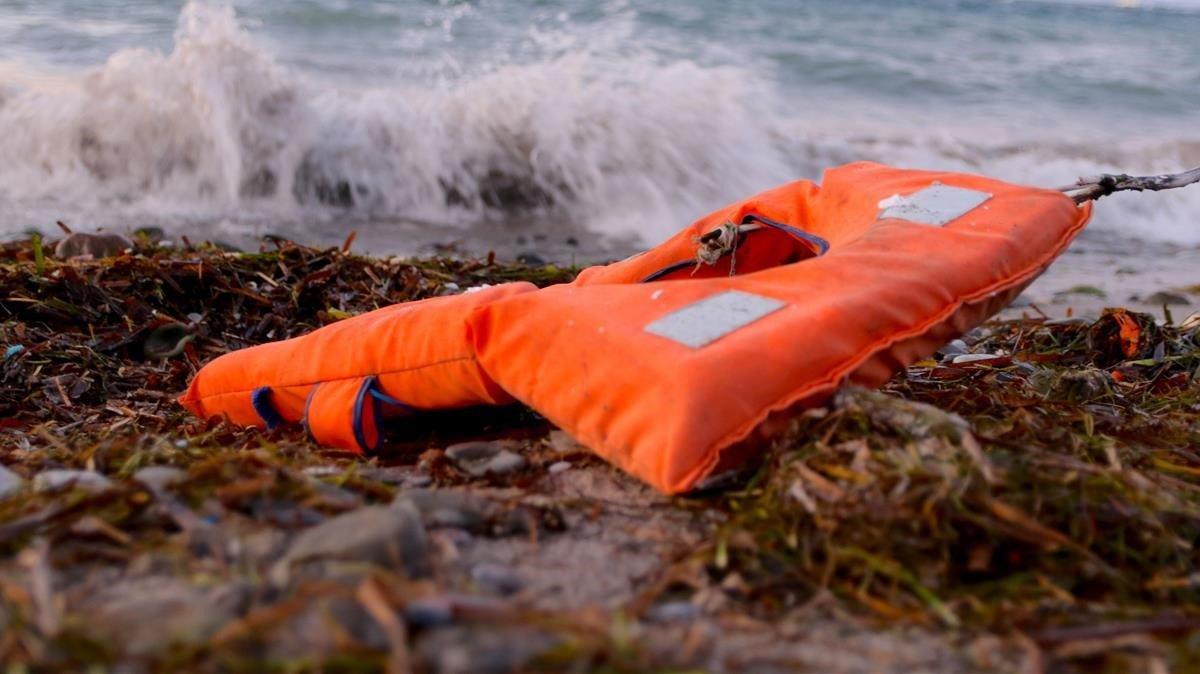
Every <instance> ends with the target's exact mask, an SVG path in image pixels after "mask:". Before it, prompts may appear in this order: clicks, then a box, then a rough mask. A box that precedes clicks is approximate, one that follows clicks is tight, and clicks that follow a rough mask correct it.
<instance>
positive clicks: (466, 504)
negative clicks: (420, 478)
mask: <svg viewBox="0 0 1200 674" xmlns="http://www.w3.org/2000/svg"><path fill="white" fill-rule="evenodd" d="M404 497H405V498H407V499H408V500H410V501H411V502H412V503H413V505H415V506H416V508H417V511H418V512H420V513H421V519H422V520H424V522H425V526H426V527H429V528H431V529H432V528H442V527H444V528H452V529H463V530H466V531H470V532H472V533H483V532H485V531H486V530H487V524H488V520H489V516H488V512H487V511H488V502H487V501H485V500H483V499H481V498H479V497H476V496H473V495H471V494H468V493H466V492H462V491H456V490H449V489H413V490H410V491H408V492H405V494H404Z"/></svg>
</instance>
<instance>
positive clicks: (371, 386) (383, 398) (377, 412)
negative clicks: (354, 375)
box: [353, 375, 416, 452]
mask: <svg viewBox="0 0 1200 674" xmlns="http://www.w3.org/2000/svg"><path fill="white" fill-rule="evenodd" d="M368 395H370V396H371V411H372V412H373V413H374V414H373V415H372V417H373V418H374V419H375V426H376V433H375V445H374V446H371V445H368V444H367V435H366V432H365V429H364V428H363V405H365V404H367V396H368ZM383 405H391V406H393V407H399V408H401V409H403V410H405V411H407V412H416V410H415V409H413V408H412V407H411V406H410V405H406V404H405V403H402V402H400V401H399V400H396V399H395V398H393V397H391V396H389V395H388V394H386V393H384V392H383V391H380V390H379V377H376V376H374V375H371V376H370V377H367V378H366V379H364V380H363V383H362V386H360V387H359V388H358V395H356V396H355V397H354V421H353V424H354V440H355V442H357V443H358V446H359V447H360V448H362V450H363V451H364V452H373V451H375V450H376V449H379V445H380V444H382V443H383V431H382V430H381V429H379V426H381V425H382V424H380V419H381V418H382V416H383V410H382V406H383Z"/></svg>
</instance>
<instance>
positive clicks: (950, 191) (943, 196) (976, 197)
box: [879, 184, 992, 226]
mask: <svg viewBox="0 0 1200 674" xmlns="http://www.w3.org/2000/svg"><path fill="white" fill-rule="evenodd" d="M991 198H992V195H990V194H988V193H987V192H977V191H975V190H968V189H964V188H962V187H951V186H950V185H938V184H934V185H930V186H929V187H926V188H925V189H923V190H919V191H917V192H913V193H912V194H910V195H908V196H906V197H902V196H900V195H895V196H892V197H888V198H887V199H884V200H883V201H881V202H879V208H881V209H883V210H881V211H880V212H879V219H880V220H883V219H885V218H896V219H898V220H908V221H909V222H919V223H922V224H926V225H939V226H940V225H944V224H946V223H947V222H950V221H952V220H957V219H958V218H961V217H962V216H964V215H966V214H967V213H968V212H969V211H971V210H972V209H974V208H975V207H977V206H979V205H980V204H982V203H983V202H985V201H987V200H988V199H991Z"/></svg>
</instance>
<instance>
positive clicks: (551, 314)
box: [471, 163, 1091, 493]
mask: <svg viewBox="0 0 1200 674" xmlns="http://www.w3.org/2000/svg"><path fill="white" fill-rule="evenodd" d="M939 182H940V183H941V184H942V185H947V186H956V187H962V188H968V189H972V190H977V191H982V192H987V193H989V194H991V195H992V197H991V198H990V199H989V200H988V201H987V202H985V203H983V204H981V205H979V206H977V207H975V208H974V209H972V210H970V211H968V212H966V213H965V214H964V215H962V216H961V217H958V218H956V219H954V220H952V221H951V222H949V223H947V224H945V225H944V226H936V225H929V224H922V223H917V222H909V221H906V220H899V219H894V218H887V219H879V216H880V213H881V205H880V202H881V201H883V200H886V199H888V198H889V197H892V196H893V195H897V194H898V195H911V194H913V193H916V192H918V191H919V190H922V189H924V188H927V187H930V186H931V185H934V184H935V183H939ZM1090 212H1091V211H1090V207H1086V206H1085V207H1083V208H1079V207H1076V205H1075V204H1074V202H1072V201H1071V200H1070V199H1069V198H1067V197H1065V196H1063V195H1062V194H1061V193H1058V192H1054V191H1050V190H1042V189H1035V188H1029V187H1019V186H1014V185H1009V184H1006V183H1002V182H999V181H996V180H990V179H987V178H982V177H977V176H970V175H961V174H950V173H931V172H920V171H906V170H899V169H894V168H890V167H886V166H880V165H877V164H868V163H860V164H852V165H848V166H844V167H841V168H838V169H834V170H831V171H828V172H827V173H826V174H825V177H824V180H823V181H822V185H821V187H819V188H818V187H817V186H816V185H813V184H811V183H807V182H799V183H792V184H790V185H786V186H783V187H781V188H777V189H775V190H771V191H768V192H765V193H763V194H760V195H758V196H755V197H751V198H750V199H747V200H746V201H744V202H740V203H738V204H734V205H732V206H729V207H726V208H724V209H721V210H719V211H717V212H715V213H713V214H711V215H709V216H707V217H705V218H703V219H701V220H700V221H698V222H697V223H696V224H695V225H693V226H692V227H690V228H689V229H687V230H685V231H684V232H681V233H680V234H678V235H677V236H675V237H673V238H672V239H670V240H668V241H667V242H665V243H664V244H663V245H661V246H659V247H658V248H656V249H655V250H653V251H650V252H648V253H645V254H642V255H639V256H635V257H633V258H630V259H628V260H624V261H622V262H618V263H615V264H613V265H609V266H607V267H598V268H594V269H590V270H586V271H584V272H583V273H581V274H580V276H579V278H578V279H577V280H576V282H575V283H572V284H568V285H563V286H556V287H551V288H547V289H544V290H541V291H539V292H538V293H530V294H525V295H519V296H516V297H512V298H508V299H505V300H502V301H499V302H495V303H492V304H489V305H488V306H486V307H483V308H481V309H480V310H479V311H478V312H476V314H475V315H474V316H473V318H472V319H471V320H472V326H473V330H472V334H473V337H474V339H475V350H476V354H477V357H478V358H479V362H480V364H481V365H482V366H483V368H484V369H485V370H486V371H487V372H488V373H489V374H490V375H491V376H492V377H493V378H494V379H495V381H496V382H497V383H499V384H500V385H501V386H502V387H504V389H505V390H507V391H508V392H509V393H511V394H512V395H513V396H515V397H516V398H517V399H518V400H520V401H522V402H524V403H525V404H527V405H529V406H531V407H533V408H534V409H536V410H537V411H538V412H540V413H541V414H543V415H544V416H546V417H547V418H548V419H549V420H550V421H552V422H553V423H555V424H556V425H558V426H560V427H561V428H563V429H564V430H566V431H567V432H568V433H570V434H571V435H573V436H574V437H575V438H576V439H577V440H579V441H580V442H582V443H583V444H585V445H587V446H588V447H590V448H592V449H593V450H595V451H596V452H597V453H599V454H600V455H601V456H603V457H604V458H606V459H608V460H609V461H611V462H613V463H615V464H616V465H618V466H620V467H621V468H623V469H625V470H627V471H629V472H630V473H633V474H634V475H636V476H638V477H640V478H642V479H643V480H645V481H647V482H649V483H650V484H652V485H654V486H655V487H657V488H659V489H661V490H662V491H665V492H668V493H676V492H682V491H686V490H688V489H690V488H692V487H693V486H694V485H695V484H696V483H697V482H698V481H699V480H701V479H703V478H704V477H705V476H707V475H709V474H710V473H711V472H712V471H713V470H714V468H716V467H717V466H718V465H719V464H720V461H721V455H722V451H723V450H726V449H727V448H730V447H731V446H733V445H735V444H738V443H739V442H741V441H743V440H745V439H746V438H747V437H748V436H750V434H751V433H752V432H753V430H754V429H755V428H756V427H758V426H759V425H760V424H762V422H763V421H764V420H766V419H767V417H768V416H769V415H770V414H771V413H773V412H783V411H785V410H788V409H789V408H791V407H793V406H796V405H802V406H803V405H809V404H815V403H817V402H820V401H821V400H823V399H824V398H825V397H827V396H828V395H829V394H831V393H832V392H833V391H835V390H836V389H837V388H838V387H839V386H840V385H842V384H843V383H844V382H846V381H848V380H849V381H854V382H857V383H860V384H864V385H868V386H877V385H879V384H882V383H883V382H885V381H886V380H887V379H888V378H889V377H890V376H891V375H892V374H893V373H894V372H895V370H896V369H897V368H899V367H902V366H904V365H907V364H909V363H911V362H913V361H915V360H917V359H919V358H922V357H925V356H927V355H929V354H930V353H932V352H933V351H934V350H935V349H936V348H937V347H938V346H940V345H941V344H943V343H945V342H946V341H947V340H949V339H951V338H952V337H954V336H955V335H957V334H961V333H962V332H963V331H965V330H967V329H969V328H970V327H972V326H974V325H976V324H978V323H979V322H981V321H982V320H984V319H985V318H987V316H989V315H990V314H991V313H993V312H994V311H996V310H998V309H999V308H1001V307H1003V306H1004V304H1005V303H1007V302H1008V301H1009V300H1011V298H1012V297H1013V296H1015V294H1016V293H1018V292H1019V291H1020V290H1021V289H1022V288H1023V287H1024V286H1025V285H1027V284H1028V283H1029V282H1030V281H1032V280H1033V279H1034V278H1035V277H1036V276H1037V275H1038V274H1040V273H1041V272H1042V271H1043V270H1044V269H1045V267H1046V266H1047V265H1048V264H1049V263H1050V262H1051V261H1052V260H1053V259H1054V258H1055V257H1056V256H1057V255H1058V254H1059V253H1061V252H1062V251H1063V250H1064V249H1065V248H1066V246H1067V244H1068V243H1069V242H1070V241H1071V240H1072V239H1073V238H1074V236H1075V235H1076V234H1077V233H1078V232H1079V231H1081V230H1082V229H1083V227H1084V225H1085V224H1086V222H1087V220H1088V218H1089V216H1090ZM745 213H757V214H760V215H764V216H767V217H769V218H772V219H774V220H778V221H781V222H785V223H788V224H791V225H793V226H796V227H798V228H800V229H802V230H805V231H807V232H809V233H812V234H816V235H818V236H821V237H823V238H825V239H826V240H828V241H829V243H830V245H831V248H830V251H829V252H828V253H827V254H825V255H824V256H822V257H819V258H815V259H807V260H804V261H802V262H799V263H797V264H789V265H784V266H775V267H771V266H767V267H766V268H762V269H759V270H755V271H751V272H750V273H744V272H746V271H749V269H747V268H746V267H744V266H743V265H742V263H741V262H740V261H739V263H738V265H737V266H738V272H739V274H740V275H738V276H735V277H727V276H726V277H719V278H717V277H714V278H685V279H683V280H667V281H656V282H652V283H643V284H639V283H637V281H638V280H640V279H643V278H645V277H646V276H647V275H649V274H651V273H653V272H654V271H656V270H658V269H661V268H663V267H665V266H667V265H670V264H672V263H675V262H677V261H678V260H680V259H687V258H688V257H689V256H690V255H694V251H695V248H696V243H695V240H696V238H697V237H698V236H699V235H701V234H703V233H705V232H707V231H709V230H711V229H712V228H713V227H716V226H719V225H720V224H721V223H723V222H726V221H730V220H732V221H735V222H736V221H738V219H739V218H740V217H741V216H742V215H744V214H745ZM724 291H740V292H742V293H751V294H753V295H755V296H758V297H762V298H771V299H773V300H777V301H780V302H783V303H784V306H783V307H782V308H781V309H779V310H778V311H774V312H773V313H770V314H768V315H766V316H764V317H762V318H759V319H757V320H754V321H753V322H750V323H748V324H746V325H745V326H744V327H741V328H740V329H737V330H735V331H733V332H731V333H729V334H727V335H725V336H723V337H720V338H719V339H716V340H715V341H713V342H711V343H708V344H706V345H703V346H700V347H690V346H686V345H684V344H682V343H680V342H678V341H674V340H672V339H668V338H665V337H663V336H660V335H658V334H652V333H650V332H647V326H648V325H650V324H652V323H655V322H656V321H658V320H659V319H662V318H663V317H666V316H669V315H672V314H674V313H675V312H677V311H679V310H681V309H684V308H686V307H689V306H693V305H695V304H696V303H697V302H699V301H701V300H703V299H705V298H710V297H713V296H715V295H717V294H719V293H722V292H724Z"/></svg>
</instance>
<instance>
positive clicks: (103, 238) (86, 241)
mask: <svg viewBox="0 0 1200 674" xmlns="http://www.w3.org/2000/svg"><path fill="white" fill-rule="evenodd" d="M130 248H133V242H132V241H130V240H129V239H128V238H126V237H125V236H123V235H121V234H118V233H116V232H96V233H95V234H91V233H88V232H75V233H74V234H68V235H67V237H66V238H64V239H63V240H61V241H59V242H58V245H56V246H55V247H54V257H56V258H58V259H60V260H69V259H71V258H75V257H81V258H90V259H99V258H102V257H114V256H116V255H120V254H121V253H123V252H125V251H126V250H128V249H130Z"/></svg>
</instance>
